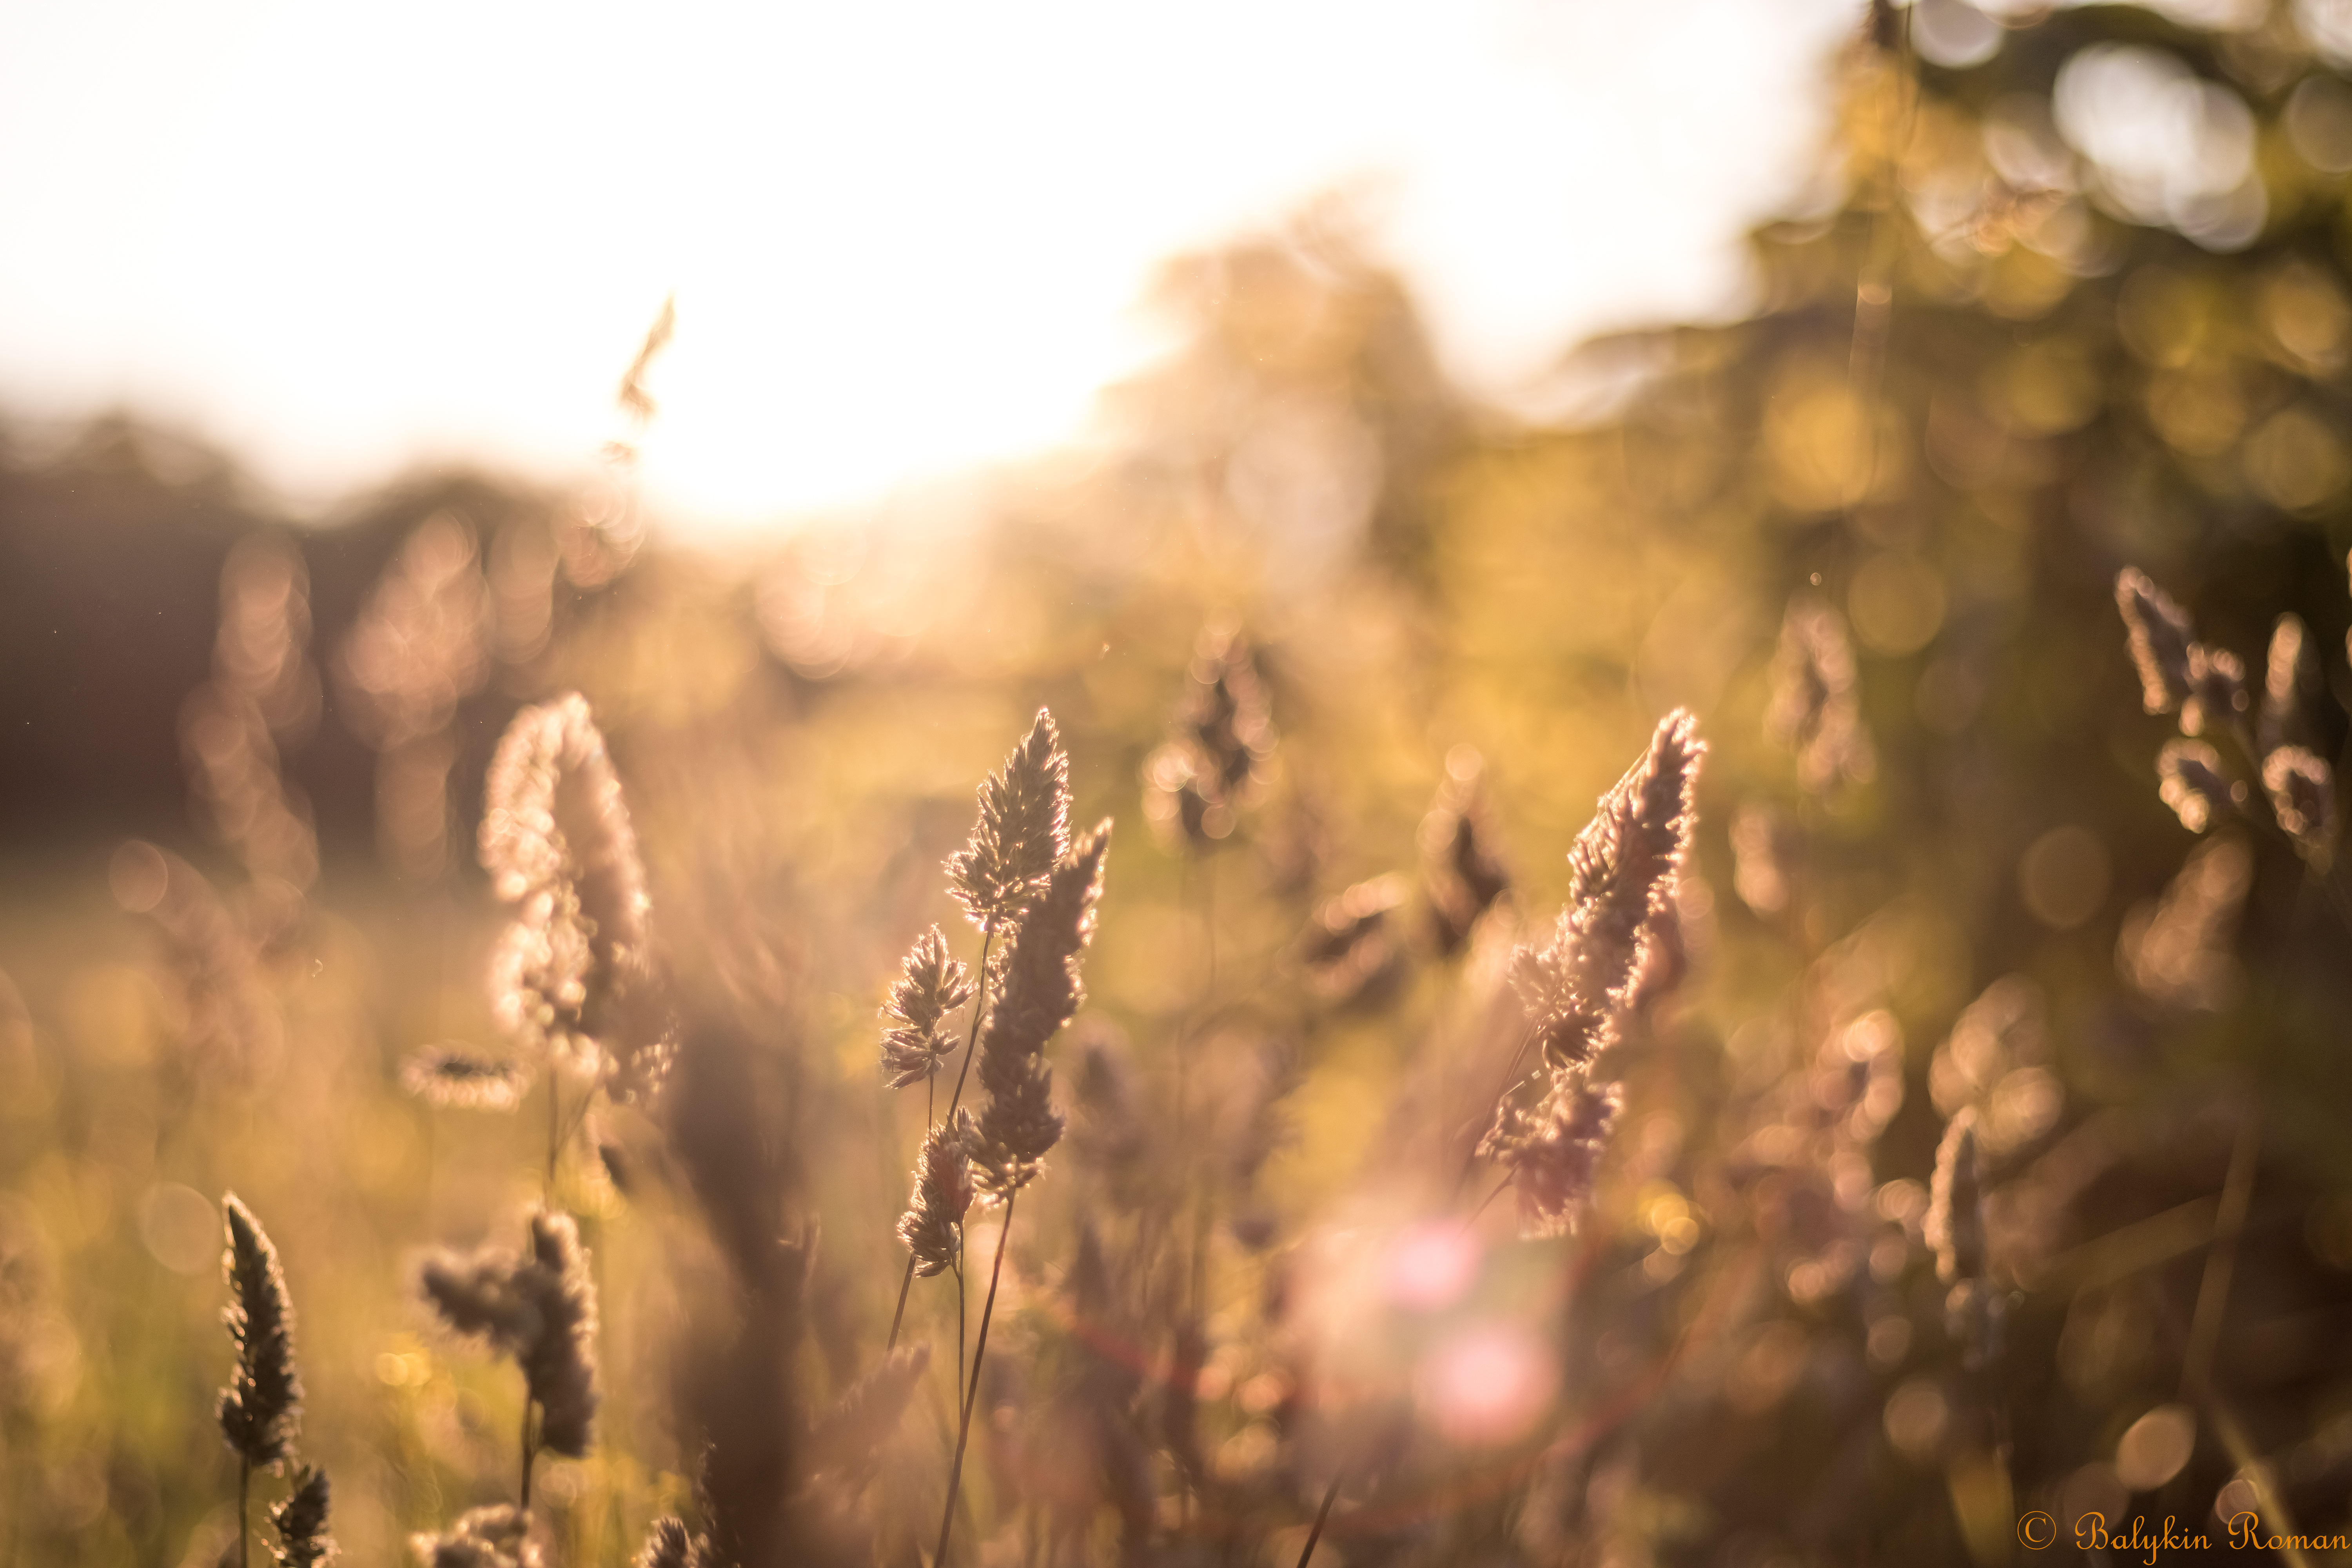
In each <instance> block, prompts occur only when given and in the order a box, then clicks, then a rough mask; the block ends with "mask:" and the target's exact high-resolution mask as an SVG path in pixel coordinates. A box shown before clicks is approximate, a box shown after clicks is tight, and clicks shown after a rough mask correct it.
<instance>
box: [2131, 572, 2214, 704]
mask: <svg viewBox="0 0 2352 1568" xmlns="http://www.w3.org/2000/svg"><path fill="white" fill-rule="evenodd" d="M2116 609H2118V610H2120V611H2122V612H2123V617H2124V627H2125V629H2126V632H2127V633H2128V634H2129V637H2130V640H2131V657H2132V664H2133V666H2134V668H2137V670H2138V671H2139V684H2140V702H2141V704H2142V705H2143V706H2144V707H2145V708H2146V709H2147V711H2149V712H2150V713H2169V712H2171V711H2172V710H2174V709H2176V708H2178V707H2179V706H2180V705H2181V704H2182V703H2183V702H2185V701H2187V700H2189V698H2190V697H2191V696H2193V695H2195V685H2194V674H2193V671H2192V669H2191V667H2190V658H2189V656H2190V652H2191V650H2192V649H2194V648H2195V647H2196V627H2195V626H2194V624H2193V623H2191V622H2190V620H2189V612H2188V611H2186V610H2184V609H2182V608H2181V607H2180V606H2179V605H2177V604H2175V603H2173V601H2172V598H2171V596H2170V595H2168V594H2166V593H2165V591H2164V590H2163V589H2161V588H2159V587H2158V586H2157V585H2156V584H2154V583H2152V582H2150V581H2149V580H2148V578H2147V574H2145V573H2143V572H2142V571H2140V569H2139V568H2138V567H2137V566H2126V567H2125V568H2124V569H2123V570H2122V571H2121V572H2118V573H2117V574H2116Z"/></svg>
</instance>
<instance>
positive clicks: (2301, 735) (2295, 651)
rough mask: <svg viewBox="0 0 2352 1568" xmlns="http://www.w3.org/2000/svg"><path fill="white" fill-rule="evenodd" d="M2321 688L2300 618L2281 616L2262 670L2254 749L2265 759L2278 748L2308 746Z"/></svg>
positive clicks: (2314, 653) (2312, 737)
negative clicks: (2261, 701) (2317, 696)
mask: <svg viewBox="0 0 2352 1568" xmlns="http://www.w3.org/2000/svg"><path fill="white" fill-rule="evenodd" d="M2319 689H2320V675H2319V658H2318V655H2317V653H2316V652H2315V650H2314V648H2313V647H2312V646H2311V637H2310V634H2309V633H2307V632H2306V631H2305V629H2304V625H2303V621H2302V619H2301V617H2299V616H2280V617H2279V618H2278V624H2277V625H2276V626H2273V627H2272V628H2271V647H2270V654H2269V657H2268V658H2266V659H2265V660H2264V668H2263V706H2262V713H2261V717H2260V718H2259V719H2258V720H2257V721H2256V723H2255V730H2254V734H2255V748H2254V749H2255V750H2256V751H2258V752H2262V753H2263V755H2265V756H2267V755H2269V754H2270V753H2271V752H2274V751H2277V750H2278V749H2279V748H2280V747H2281V746H2306V747H2307V746H2310V745H2311V743H2312V742H2313V741H2314V740H2315V738H2316V735H2315V725H2314V723H2313V715H2312V709H2313V701H2312V699H2313V696H2314V694H2315V693H2316V692H2317V691H2318V690H2319Z"/></svg>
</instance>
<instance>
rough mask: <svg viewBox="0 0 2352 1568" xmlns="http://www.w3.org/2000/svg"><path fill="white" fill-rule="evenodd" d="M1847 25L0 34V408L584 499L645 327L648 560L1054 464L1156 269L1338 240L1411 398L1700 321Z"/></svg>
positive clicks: (1539, 368)
mask: <svg viewBox="0 0 2352 1568" xmlns="http://www.w3.org/2000/svg"><path fill="white" fill-rule="evenodd" d="M1854 10H1855V7H1854V6H1853V5H1850V4H1843V3H1835V0H1769V3H1762V0H1672V3H1668V4H1657V5H1613V4H1611V5H1604V4H1597V3H1591V0H1584V3H1575V4H1551V5H1539V4H1533V3H1528V0H1486V3H1482V4H1477V5H1436V4H1411V5H1339V4H1336V3H1328V0H1314V3H1305V4H1291V5H1263V4H1260V5H1244V4H1237V3H1233V0H1206V3H1202V4H1197V5H1191V6H1186V7H1183V8H1181V9H1178V8H1173V7H1144V6H1137V5H1080V4H1076V3H1070V0H1018V3H1014V4H1007V5H988V6H972V5H939V4H913V5H896V6H890V7H812V6H793V7H788V8H786V7H780V8H774V9H754V8H751V7H735V6H722V5H674V6H667V7H660V8H654V7H627V6H619V5H570V6H562V7H558V6H553V5H488V6H481V5H455V4H447V3H443V0H425V3H420V4H415V5H406V6H403V7H399V8H397V9H392V10H384V9H375V8H362V7H357V6H350V5H265V4H249V3H248V4H209V5H163V4H141V3H135V0H104V3H93V4H87V5H73V6H58V5H33V4H25V3H22V0H15V3H11V4H8V5H0V407H5V409H6V410H7V411H8V412H10V413H11V414H12V415H16V416H30V417H33V418H36V419H49V418H58V417H75V416H83V415H87V414H89V413H94V412H98V411H100V410H103V409H106V408H110V407H116V406H121V407H128V408H130V409H132V410H134V411H136V412H138V413H141V414H142V415H145V416H150V417H154V418H159V419H162V420H163V421H165V422H167V423H171V424H174V425H177V426H182V427H184V428H186V429H188V430H190V431H191V432H192V433H194V434H196V435H199V436H202V437H208V438H210V439H214V440H217V441H220V442H222V443H224V444H226V446H227V447H229V448H230V449H231V450H232V451H234V452H235V453H236V455H237V456H238V458H240V459H241V460H243V461H245V462H247V463H248V464H250V465H251V466H253V467H254V468H255V469H256V470H257V472H258V473H259V474H260V475H262V476H263V477H264V478H265V479H268V481H270V482H271V483H273V484H275V485H278V486H279V487H282V488H284V489H288V490H289V492H291V493H292V494H293V495H294V496H296V497H297V498H299V499H304V500H319V499H323V498H325V497H328V496H331V495H332V494H334V493H337V492H338V491H340V490H341V489H345V488H347V487H349V486H352V485H353V484H360V483H367V482H372V481H374V480H378V479H383V478H384V477H387V476H388V475H390V474H392V473H394V472H395V471H397V470H398V469H399V468H402V467H404V465H407V464H409V463H412V462H415V461H418V460H436V459H450V458H455V459H466V460H478V461H489V462H495V463H501V464H509V465H513V466H516V467H519V468H522V469H524V470H526V471H529V472H532V473H538V474H543V475H551V476H552V475H562V474H565V473H570V472H574V471H577V470H579V469H580V468H583V466H584V465H585V464H587V463H588V462H590V461H591V460H593V453H594V451H595V450H596V448H597V446H598V443H599V442H601V441H602V440H603V439H604V438H605V437H608V436H610V435H613V434H614V433H616V431H617V430H618V428H619V426H618V425H617V421H616V416H615V415H614V407H613V392H614V385H615V384H616V382H617V380H618V377H619V374H620V371H621V369H622V367H623V366H625V364H626V363H627V362H628V359H629V357H630V355H631V354H632V353H633V352H634V351H635V346H636V343H637V342H638V340H639V339H640V337H641V336H642V334H643V332H644V331H645V328H646V323H647V322H648V321H650V320H651V319H652V318H653V316H654V314H655V312H656V310H658V309H659V307H660V304H661V301H662V300H663V299H664V298H665V297H666V296H668V295H669V294H671V293H672V292H675V294H676V296H677V312H678V331H677V338H676V340H675V342H674V344H673V346H672V347H671V349H670V351H669V352H668V353H667V355H666V356H665V357H664V359H663V360H662V361H661V362H660V363H659V364H658V365H657V367H656V373H655V375H654V377H653V380H652V390H653V392H654V395H656V398H657V399H658V400H659V402H660V405H661V412H660V416H659V417H658V419H657V421H656V424H655V426H654V427H653V430H652V433H651V436H650V437H649V439H648V441H647V443H646V470H645V471H646V479H647V482H648V485H649V487H650V489H651V492H652V494H653V496H654V498H655V499H656V501H657V503H658V504H659V506H660V509H661V510H663V511H665V512H666V513H667V515H668V516H670V517H671V518H672V520H673V521H688V522H691V523H695V524H699V525H702V526H706V527H708V526H713V525H742V524H746V523H758V522H766V521H774V520H776V519H779V518H782V517H784V516H788V515H790V514H791V513H793V512H794V511H796V510H808V509H811V508H816V507H823V506H826V505H829V504H838V503H842V502H845V501H853V500H857V499H860V498H864V497H869V496H873V495H876V494H878V493H882V492H885V491H887V489H889V488H890V487H891V486H893V485H894V484H896V483H898V482H899V481H901V480H903V479H908V478H910V477H916V476H920V475H925V474H935V473H939V472H941V471H946V470H951V469H954V468H958V467H961V466H964V465H969V464H971V463H974V462H982V461H986V460H989V459H992V458H1003V457H1008V456H1013V455H1017V454H1020V453H1022V452H1025V451H1033V450H1036V449H1039V448H1041V447H1046V446H1049V445H1051V444H1053V443H1054V442H1055V441H1057V440H1061V439H1065V438H1067V437H1069V436H1070V435H1072V434H1073V433H1074V432H1076V431H1077V430H1079V429H1080V428H1082V426H1083V425H1084V422H1085V419H1086V416H1087V409H1088V405H1089V403H1090V401H1091V399H1092V397H1093V396H1094V395H1095V393H1096V392H1097V389H1098V388H1100V387H1101V386H1102V385H1103V384H1105V383H1106V382H1108V381H1109V380H1113V379H1116V378H1117V377H1118V376H1119V375H1120V374H1123V373H1126V372H1128V371H1130V370H1132V369H1133V368H1134V367H1135V366H1137V365H1138V364H1139V363H1144V362H1146V361H1148V359H1149V357H1150V353H1152V351H1153V348H1154V345H1155V342H1156V339H1155V337H1154V335H1153V323H1152V322H1151V321H1150V320H1149V319H1148V318H1146V317H1145V316H1144V315H1143V314H1141V313H1140V312H1139V310H1138V309H1137V306H1138V302H1139V299H1140V298H1141V296H1142V294H1143V293H1144V291H1145V289H1146V288H1147V286H1148V284H1149V281H1150V277H1151V274H1152V269H1153V268H1154V266H1155V264H1157V263H1158V262H1159V261H1160V260H1161V259H1163V258H1167V257H1168V256H1170V255H1171V254H1175V253H1178V252H1181V251H1183V250H1185V249H1187V248H1192V247H1205V246H1210V245H1213V244H1215V243H1217V242H1219V241H1221V240H1223V239H1226V238H1229V237H1234V236H1235V235H1237V234H1240V233H1244V232H1247V231H1248V230H1250V229H1252V228H1260V227H1265V226H1270V225H1273V224H1275V223H1277V222H1279V221H1280V220H1281V219H1282V218H1283V217H1284V216H1286V214H1289V213H1292V212H1295V211H1296V210H1297V209H1298V208H1299V207H1300V206H1301V205H1303V204H1305V203H1307V202H1309V201H1313V200H1316V199H1318V198H1320V197H1326V196H1333V195H1336V196H1337V197H1338V198H1339V200H1340V201H1341V202H1342V203H1343V204H1344V206H1345V208H1346V210H1347V211H1349V213H1350V214H1351V215H1353V216H1355V217H1356V219H1357V220H1358V221H1359V222H1360V224H1361V226H1362V227H1363V229H1364V232H1365V234H1366V236H1367V238H1368V240H1369V242H1370V246H1371V247H1372V249H1373V252H1374V253H1375V254H1376V255H1378V256H1381V257H1382V258H1386V259H1388V260H1390V261H1391V262H1392V263H1393V264H1394V265H1396V266H1397V267H1398V268H1400V269H1401V270H1402V273H1403V274H1404V276H1405V277H1406V279H1407V280H1408V282H1409V283H1410V285H1411V286H1412V288H1413V289H1414V290H1415V293H1416V295H1417V297H1418V298H1419V300H1421V302H1422V304H1423V309H1424V310H1425V311H1426V312H1427V316H1428V319H1429V321H1430V322H1431V325H1432V330H1433V333H1434V335H1435V338H1436V342H1437V347H1438V351H1439V353H1440V354H1441V357H1442V358H1443V360H1444V363H1446V365H1447V366H1448V368H1449V369H1450V370H1451V371H1452V372H1453V373H1454V374H1455V375H1456V376H1458V377H1459V378H1461V379H1462V381H1463V382H1464V383H1465V384H1466V385H1468V386H1469V387H1470V388H1472V389H1473V390H1474V391H1475V392H1477V393H1479V394H1481V395H1486V396H1489V397H1493V398H1496V399H1499V400H1503V401H1510V400H1512V399H1514V398H1526V397H1528V396H1531V395H1537V394H1538V392H1539V388H1540V381H1541V376H1542V374H1543V372H1544V371H1545V370H1546V368H1547V367H1548V366H1549V365H1551V364H1553V363H1556V362H1557V360H1558V359H1559V355H1560V354H1561V353H1563V352H1564V351H1565V350H1566V349H1567V348H1568V347H1570V345H1571V343H1572V342H1573V341H1574V340H1575V338H1576V337H1577V336H1578V335H1580V334H1581V333H1584V332H1587V331H1592V330H1595V329H1597V328H1604V327H1608V326H1612V325H1619V324H1630V323H1634V322H1639V321H1650V320H1658V319H1664V318H1666V317H1669V316H1682V315H1689V314H1700V315H1706V314H1710V313H1713V314H1720V313H1722V312H1723V311H1724V310H1727V309H1736V308H1737V304H1738V290H1739V288H1740V285H1741V281H1742V277H1743V274H1742V268H1741V264H1740V260H1739V256H1738V235H1739V232H1740V230H1741V228H1742V226H1744V225H1746V224H1748V223H1749V222H1752V221H1754V220H1755V219H1756V218H1758V217H1759V216H1763V215H1764V214H1766V213H1767V212H1769V211H1770V210H1772V209H1773V208H1774V207H1776V206H1779V205H1786V204H1787V203H1788V202H1789V201H1790V200H1791V199H1792V198H1793V197H1794V196H1795V195H1796V194H1797V193H1798V192H1799V191H1800V190H1801V187H1802V186H1803V184H1804V183H1805V182H1806V180H1807V179H1808V178H1809V176H1810V174H1811V170H1812V167H1813V162H1814V160H1813V151H1814V148H1815V147H1816V145H1817V144H1818V142H1819V140H1820V138H1821V136H1822V131H1823V125H1822V118H1821V117H1822V104H1821V94H1820V92H1819V89H1818V83H1819V81H1820V79H1821V72H1822V68H1823V66H1824V63H1825V61H1826V58H1827V56H1828V53H1829V51H1831V50H1832V49H1833V48H1834V47H1836V44H1837V41H1838V39H1839V38H1840V37H1841V36H1842V35H1843V33H1844V32H1845V31H1846V30H1847V29H1848V28H1849V27H1850V26H1851V25H1852V23H1853V12H1854Z"/></svg>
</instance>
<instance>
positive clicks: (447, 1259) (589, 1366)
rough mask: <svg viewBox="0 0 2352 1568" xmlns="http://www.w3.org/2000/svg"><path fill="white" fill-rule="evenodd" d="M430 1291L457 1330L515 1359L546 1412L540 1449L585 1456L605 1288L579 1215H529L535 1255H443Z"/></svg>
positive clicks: (427, 1275)
mask: <svg viewBox="0 0 2352 1568" xmlns="http://www.w3.org/2000/svg"><path fill="white" fill-rule="evenodd" d="M421 1273H422V1284H423V1287H424V1290H425V1296H426V1298H427V1299H428V1300H431V1301H432V1303H433V1305H434V1306H435V1307H436V1308H437V1309H438V1310H439V1311H440V1313H441V1316H442V1317H443V1318H444V1319H445V1320H446V1321H447V1322H448V1323H449V1326H450V1327H451V1328H453V1329H456V1330H457V1331H458V1332H460V1333H466V1334H479V1335H481V1336H483V1337H484V1338H486V1339H488V1341H489V1342H490V1343H491V1344H492V1345H494V1346H496V1347H497V1348H498V1349H499V1350H501V1351H504V1352H507V1353H508V1354H509V1355H511V1356H513V1357H514V1358H515V1361H516V1363H517V1364H519V1365H520V1367H521V1368H522V1372H523V1379H524V1382H525V1384H526V1385H527V1386H528V1388H529V1391H530V1398H531V1399H532V1400H533V1401H534V1402H536V1403H537V1404H538V1405H539V1406H540V1410H541V1433H540V1442H541V1446H542V1447H546V1448H548V1449H550V1450H551V1451H552V1452H554V1453H558V1454H565V1455H569V1456H571V1457H572V1458H580V1457H582V1456H583V1455H585V1454H586V1453H587V1452H588V1447H589V1443H590V1441H591V1437H592V1426H593V1422H594V1418H595V1415H596V1405H597V1403H598V1395H597V1392H596V1287H595V1282H594V1280H593V1279H592V1278H591V1276H590V1274H589V1269H588V1251H587V1248H585V1247H582V1246H581V1245H580V1231H579V1226H577V1225H576V1224H575V1223H574V1222H573V1221H572V1216H571V1215H566V1214H555V1213H550V1212H548V1211H546V1210H543V1209H542V1210H540V1211H539V1212H537V1213H534V1214H533V1215H531V1217H530V1257H528V1258H518V1257H516V1256H515V1255H514V1254H513V1253H511V1252H509V1251H507V1250H506V1249H505V1248H503V1247H485V1248H483V1249H481V1250H478V1251H477V1252H474V1253H472V1254H470V1255H467V1256H462V1257H461V1256H458V1255H457V1254H454V1253H448V1252H442V1253H436V1255H434V1256H433V1257H431V1258H427V1259H426V1260H425V1266H424V1268H423V1270H422V1271H421Z"/></svg>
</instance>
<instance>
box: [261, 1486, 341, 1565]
mask: <svg viewBox="0 0 2352 1568" xmlns="http://www.w3.org/2000/svg"><path fill="white" fill-rule="evenodd" d="M328 1494H329V1489H328V1486H327V1472H326V1471H324V1470H320V1469H313V1468H308V1467H306V1468H303V1469H302V1470H301V1471H299V1473H298V1474H297V1475H296V1476H295V1478H294V1490H293V1492H292V1493H291V1494H290V1495H289V1496H288V1498H287V1499H286V1500H285V1501H284V1502H281V1503H278V1505H277V1506H275V1507H274V1508H272V1509H271V1510H269V1522H270V1523H271V1524H273V1525H275V1526H277V1528H278V1540H279V1541H280V1542H284V1544H283V1545H281V1546H280V1547H278V1552H277V1556H278V1563H280V1564H282V1565H283V1568H318V1565H319V1564H320V1563H325V1562H327V1561H329V1560H330V1559H331V1558H333V1557H334V1556H335V1555H336V1554H337V1552H338V1548H337V1547H336V1545H335V1538H334V1537H333V1536H331V1535H329V1534H328V1533H327V1504H328V1500H329V1496H328Z"/></svg>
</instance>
